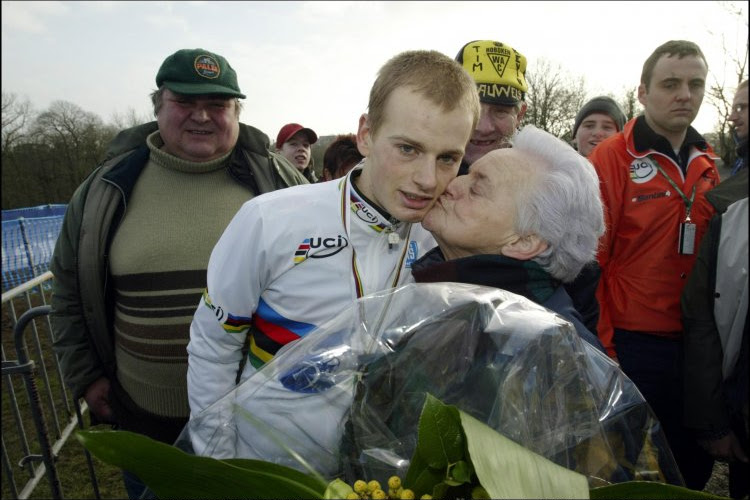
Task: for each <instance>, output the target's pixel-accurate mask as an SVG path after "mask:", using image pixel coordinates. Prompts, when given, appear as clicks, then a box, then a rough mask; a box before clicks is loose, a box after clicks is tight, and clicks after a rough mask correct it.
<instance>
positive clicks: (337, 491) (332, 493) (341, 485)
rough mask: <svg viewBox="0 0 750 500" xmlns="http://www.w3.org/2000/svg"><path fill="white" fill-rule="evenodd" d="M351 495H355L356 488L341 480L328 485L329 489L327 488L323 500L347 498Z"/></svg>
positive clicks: (335, 480)
mask: <svg viewBox="0 0 750 500" xmlns="http://www.w3.org/2000/svg"><path fill="white" fill-rule="evenodd" d="M350 493H354V488H352V487H351V486H349V485H348V484H346V483H345V482H344V481H342V480H341V479H334V480H333V481H331V482H330V483H328V488H326V492H325V494H324V495H323V498H325V499H326V500H327V499H332V498H346V496H347V495H349V494H350Z"/></svg>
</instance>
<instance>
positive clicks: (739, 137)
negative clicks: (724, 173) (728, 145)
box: [729, 80, 750, 175]
mask: <svg viewBox="0 0 750 500" xmlns="http://www.w3.org/2000/svg"><path fill="white" fill-rule="evenodd" d="M747 101H748V91H747V80H744V81H743V82H741V83H740V84H739V85H738V86H737V90H736V91H735V93H734V101H733V102H732V113H731V114H730V115H729V121H731V122H732V125H733V126H734V140H735V142H736V143H737V161H736V162H735V163H734V165H733V166H732V171H731V174H732V175H735V174H737V173H738V172H740V171H741V170H745V171H747V164H748V144H747V142H748V134H750V123H748V115H750V111H748V107H747V106H748V102H747Z"/></svg>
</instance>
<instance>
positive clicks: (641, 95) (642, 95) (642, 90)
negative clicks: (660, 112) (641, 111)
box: [638, 83, 648, 106]
mask: <svg viewBox="0 0 750 500" xmlns="http://www.w3.org/2000/svg"><path fill="white" fill-rule="evenodd" d="M646 94H648V89H646V85H645V84H643V83H641V84H640V85H638V102H640V103H641V104H642V105H644V106H645V105H646V103H644V102H643V101H644V100H645V99H646Z"/></svg>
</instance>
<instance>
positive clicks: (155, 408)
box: [51, 49, 307, 498]
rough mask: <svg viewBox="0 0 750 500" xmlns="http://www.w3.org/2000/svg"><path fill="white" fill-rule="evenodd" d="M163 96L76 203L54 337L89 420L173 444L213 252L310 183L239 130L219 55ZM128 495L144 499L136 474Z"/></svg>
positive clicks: (229, 74) (232, 77)
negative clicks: (237, 220)
mask: <svg viewBox="0 0 750 500" xmlns="http://www.w3.org/2000/svg"><path fill="white" fill-rule="evenodd" d="M156 86H157V90H156V91H154V92H153V93H152V94H151V98H152V102H153V106H154V115H155V116H156V121H154V122H150V123H146V124H143V125H140V126H137V127H134V128H131V129H128V130H124V131H122V132H120V133H119V134H118V135H117V136H116V137H115V139H114V140H113V141H112V143H111V144H110V146H109V150H108V153H107V155H106V159H105V160H104V161H103V163H102V164H101V165H100V166H99V167H98V168H97V169H95V170H94V171H93V172H92V174H91V175H89V176H88V178H87V179H86V180H85V181H84V182H83V183H82V184H81V186H80V187H79V188H78V189H77V190H76V192H75V193H74V194H73V197H72V199H71V200H70V203H69V205H68V209H67V212H66V214H65V219H64V222H63V227H62V231H61V233H60V236H59V238H58V240H57V245H56V247H55V252H54V255H53V258H52V262H51V269H52V272H53V273H54V275H55V281H54V285H53V296H52V307H53V313H52V327H53V333H54V348H55V352H56V353H57V355H58V356H59V358H60V362H61V367H62V371H63V375H64V377H65V382H66V384H67V385H68V386H70V388H71V389H72V391H73V394H74V396H75V397H76V398H81V397H83V398H84V399H85V400H86V403H87V404H88V407H89V409H90V410H91V417H92V422H94V423H111V424H114V425H116V426H117V427H118V428H120V429H123V430H129V431H133V432H138V433H142V434H145V435H147V436H150V437H152V438H154V439H157V440H159V441H163V442H166V443H170V444H171V443H173V442H174V440H175V439H176V438H177V436H178V434H179V433H180V431H181V430H182V428H183V426H184V425H185V423H186V422H187V420H188V416H189V414H190V409H189V405H188V399H187V386H186V374H187V351H186V346H187V343H188V340H189V335H190V321H191V319H192V316H193V312H194V311H195V307H196V305H197V304H198V302H199V300H200V297H201V292H202V290H203V289H204V288H205V287H206V268H207V265H208V258H209V256H210V253H211V250H212V249H213V247H214V245H215V243H216V242H217V240H218V239H219V236H221V234H222V232H223V231H224V228H225V226H226V225H227V224H228V222H229V221H230V219H231V218H232V216H234V214H235V213H236V212H237V210H238V209H239V208H240V206H242V204H243V203H244V202H245V201H247V200H249V199H251V198H253V197H254V196H257V195H259V194H261V193H265V192H269V191H274V190H276V189H279V188H284V187H287V186H290V185H297V184H305V183H307V180H306V179H305V178H304V177H302V175H301V174H299V173H298V172H297V170H296V169H295V168H294V166H292V165H291V164H290V163H289V162H288V161H287V160H286V159H284V158H281V157H280V156H279V155H277V154H276V153H273V152H269V139H268V136H266V134H264V133H263V132H261V131H260V130H258V129H256V128H254V127H251V126H249V125H245V124H242V123H240V122H239V116H240V111H241V109H242V106H241V105H240V101H239V99H244V98H245V95H244V94H243V93H242V92H240V88H239V85H238V84H237V74H236V73H235V71H234V69H232V67H231V66H230V65H229V63H228V62H227V60H226V59H225V58H224V57H222V56H220V55H218V54H215V53H213V52H210V51H207V50H204V49H183V50H178V51H177V52H175V53H174V54H172V55H170V56H169V57H167V58H166V59H165V60H164V62H163V63H162V65H161V67H160V68H159V71H158V73H157V75H156ZM125 484H126V488H127V489H128V495H129V496H130V498H137V497H139V496H140V494H141V492H142V491H143V485H142V484H141V483H140V481H138V480H137V478H135V477H133V476H132V475H129V474H128V473H126V474H125Z"/></svg>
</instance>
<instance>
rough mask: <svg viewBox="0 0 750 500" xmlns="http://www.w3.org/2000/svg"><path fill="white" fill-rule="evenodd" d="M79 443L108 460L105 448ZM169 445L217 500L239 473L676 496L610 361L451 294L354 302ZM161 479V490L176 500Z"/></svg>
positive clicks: (505, 296)
mask: <svg viewBox="0 0 750 500" xmlns="http://www.w3.org/2000/svg"><path fill="white" fill-rule="evenodd" d="M81 438H82V439H83V440H84V442H87V443H88V444H87V446H89V447H90V448H92V449H98V450H100V451H101V450H103V449H107V447H106V446H105V445H104V444H103V443H104V442H103V441H101V440H100V438H101V436H96V435H94V434H92V433H82V434H81ZM143 439H147V438H143ZM154 444H157V445H158V443H154ZM175 444H176V448H171V447H168V446H166V445H161V446H165V447H166V448H171V449H170V450H169V451H168V452H165V453H167V454H169V455H170V456H171V457H177V456H178V455H175V454H180V455H179V456H180V457H181V458H180V460H177V463H180V462H181V460H182V466H185V467H187V462H185V460H191V461H192V462H191V463H193V464H197V463H200V464H201V465H200V466H197V465H191V466H190V470H191V471H193V474H192V476H191V475H190V474H188V475H187V476H185V475H182V474H181V475H180V477H181V478H182V483H181V485H180V487H184V486H185V482H184V481H185V480H188V481H190V480H196V481H195V482H197V483H199V484H198V485H197V487H199V488H201V490H200V491H201V494H199V495H197V496H202V497H205V495H206V489H205V488H206V485H207V481H210V480H209V479H208V478H207V476H210V477H213V478H215V479H216V480H217V481H220V482H221V483H222V484H220V485H217V486H218V487H219V488H220V489H219V490H212V491H218V492H217V493H216V495H217V496H224V497H226V496H237V495H236V494H235V495H232V494H229V493H228V492H227V491H226V489H225V488H226V487H227V485H228V484H232V481H230V480H228V479H226V478H227V477H228V476H233V475H234V474H235V473H237V471H240V472H241V475H242V476H243V478H244V479H243V480H246V479H247V478H248V477H251V476H253V474H255V477H256V479H258V478H264V479H262V482H263V484H264V485H265V486H268V485H269V484H274V485H275V486H274V488H275V489H272V490H271V493H273V494H271V495H267V494H264V492H265V493H267V492H268V491H267V490H263V489H262V488H261V489H251V490H248V489H245V490H243V491H245V492H246V493H245V494H244V495H240V496H254V497H268V496H271V497H279V496H284V497H289V496H307V497H316V496H318V497H320V496H322V495H323V494H324V493H323V492H324V491H325V487H326V485H327V486H328V495H329V496H330V497H332V498H344V497H345V496H344V495H345V494H354V495H360V496H361V495H362V494H365V493H367V492H364V491H354V489H353V488H354V486H355V484H356V483H357V481H364V482H365V483H368V482H371V481H377V483H378V484H380V485H387V484H388V482H389V480H391V479H393V478H394V477H398V479H399V481H400V482H401V483H403V487H407V488H408V489H410V490H412V491H413V492H414V493H415V494H416V495H418V496H417V498H419V496H421V495H437V496H438V497H442V498H446V497H451V496H453V497H467V496H471V495H477V492H478V491H481V492H486V494H488V495H489V496H490V497H491V498H502V497H505V498H521V497H529V498H542V497H546V498H550V497H566V498H574V497H583V498H587V497H588V496H589V494H590V492H594V491H597V490H601V489H602V488H601V487H605V488H604V491H605V493H606V492H607V491H609V493H611V490H608V489H607V488H611V486H607V485H616V484H618V483H626V482H627V483H629V485H630V486H629V487H630V488H633V487H634V485H636V484H637V485H643V484H647V485H652V487H653V486H656V487H659V486H665V485H664V483H670V484H672V485H681V484H683V483H682V478H681V476H680V474H679V471H678V469H677V466H676V464H675V462H674V459H673V457H672V454H671V452H670V450H669V447H668V445H667V443H666V440H665V438H664V435H663V433H662V431H661V429H660V425H659V422H658V421H657V420H656V418H655V417H654V415H653V413H652V411H651V409H650V408H649V406H648V404H647V403H646V402H645V400H644V399H643V397H642V396H641V394H640V392H639V391H638V390H637V389H636V387H635V386H634V385H633V383H632V382H631V381H630V380H629V379H628V378H627V376H625V375H624V374H623V373H622V371H621V370H620V369H619V368H618V366H617V365H616V364H615V363H614V362H612V361H611V360H610V359H609V358H608V357H607V356H605V355H603V354H602V353H601V352H599V351H597V350H596V349H594V348H592V347H591V346H589V344H587V343H585V342H584V341H582V340H581V339H580V338H579V337H578V335H577V334H576V332H575V329H574V328H573V327H572V325H571V324H570V323H568V322H567V321H565V320H564V319H562V318H561V317H560V316H558V315H556V314H554V313H552V312H550V311H549V310H547V309H545V308H543V307H541V306H539V305H537V304H535V303H533V302H531V301H529V300H527V299H525V298H523V297H521V296H518V295H515V294H512V293H510V292H506V291H503V290H499V289H496V288H489V287H482V286H476V285H464V284H457V283H430V284H411V285H406V286H403V287H400V288H396V289H392V290H387V291H384V292H381V293H376V294H373V295H370V296H367V297H363V298H362V299H360V300H359V301H357V302H356V303H354V304H353V306H352V307H350V308H349V309H347V310H345V311H343V312H342V313H341V314H339V315H338V316H337V317H335V318H333V319H332V320H330V321H329V322H327V323H326V324H324V325H322V326H321V327H320V328H318V329H317V330H316V331H314V332H312V333H311V334H309V335H308V336H306V337H304V338H302V339H300V340H298V341H296V342H293V343H291V344H288V345H287V346H285V347H284V348H283V349H282V350H281V351H279V352H278V353H277V355H276V356H275V357H274V358H273V359H272V360H271V361H270V362H268V363H267V364H266V365H264V366H263V367H262V368H261V369H260V370H258V371H257V372H256V373H254V374H253V375H252V376H250V377H249V378H248V379H246V380H245V381H243V382H242V383H241V384H239V385H238V386H237V387H236V388H235V389H234V390H232V391H231V392H230V393H228V394H226V395H225V396H223V397H222V398H221V399H219V400H218V401H217V402H216V403H214V404H213V405H212V406H210V407H208V408H206V409H205V410H204V411H203V412H201V413H200V414H199V415H197V416H195V417H194V418H193V419H191V421H190V422H189V423H188V425H187V426H186V427H185V429H184V431H183V433H182V435H181V436H180V438H179V439H178V441H177V443H175ZM148 446H151V444H148ZM180 449H181V450H183V451H180ZM162 451H163V450H162ZM162 451H159V453H161V452H162ZM134 452H135V449H134V448H132V445H131V449H130V450H129V451H128V453H129V454H130V455H132V453H134ZM151 453H152V454H153V453H156V452H154V451H153V449H152V450H151ZM209 457H210V458H209ZM110 458H112V457H110ZM121 458H122V457H121V456H120V458H119V459H121ZM207 460H208V461H210V464H211V465H210V466H209V465H207V464H208V463H209V462H206V461H207ZM165 461H171V459H169V460H167V459H166V458H165ZM118 465H120V466H122V467H126V466H127V461H126V463H125V464H124V465H123V462H119V463H118ZM219 466H220V467H223V468H221V469H216V467H219ZM162 467H163V465H162ZM229 467H231V469H230V468H229ZM126 468H128V469H129V470H131V471H133V472H134V473H136V475H139V476H140V475H141V474H144V473H145V474H146V475H147V476H149V477H150V475H151V474H153V472H152V471H149V470H143V472H139V471H137V470H133V469H132V467H126ZM146 469H147V468H146ZM197 470H200V471H201V472H195V471H197ZM207 471H208V472H207ZM222 471H223V472H222ZM183 472H184V471H183ZM196 474H197V476H196ZM217 475H219V476H221V477H220V478H219V477H217ZM269 475H270V476H272V477H274V478H276V479H279V478H281V479H282V482H281V483H278V484H277V483H275V482H274V481H270V482H269V479H268V477H269ZM142 479H143V480H144V482H146V484H148V485H149V486H151V487H152V488H153V486H152V484H151V483H149V479H148V478H147V477H142ZM161 480H162V478H160V477H158V476H155V477H154V479H152V482H153V481H156V482H157V483H159V488H160V489H158V490H156V489H155V491H157V493H158V494H165V495H167V496H170V497H175V496H179V492H178V490H175V489H174V488H173V489H169V488H167V489H163V485H162V484H161ZM258 480H259V481H260V479H258ZM633 481H635V483H634V482H633ZM251 482H252V481H251ZM238 484H239V483H238ZM242 484H243V486H242V487H243V488H252V487H251V486H247V484H246V483H242ZM292 484H293V485H297V486H299V485H303V486H302V489H301V490H295V489H292V490H287V489H284V488H286V487H287V486H290V485H292ZM359 484H360V485H361V484H362V483H359ZM173 486H176V485H174V484H173ZM297 486H295V487H297ZM478 486H479V487H481V488H483V489H482V490H476V489H475V488H476V487H478ZM621 487H622V485H621ZM221 488H224V489H221ZM279 488H282V489H281V490H279ZM678 489H680V490H684V488H678ZM360 490H361V488H360ZM192 491H194V492H195V490H192ZM618 491H619V493H617V495H618V496H620V497H623V495H626V494H625V493H623V491H622V490H618ZM629 491H631V492H632V491H635V490H629ZM648 491H649V492H650V493H648V494H650V495H652V496H653V494H654V491H655V490H654V489H651V490H648ZM689 491H690V490H685V492H689ZM691 493H695V494H697V495H703V494H698V493H697V492H691ZM591 494H592V496H593V493H591ZM633 494H635V495H636V496H631V498H638V494H639V493H633ZM671 494H673V495H674V492H672V493H671ZM680 495H681V496H683V495H684V492H682V493H680Z"/></svg>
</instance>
